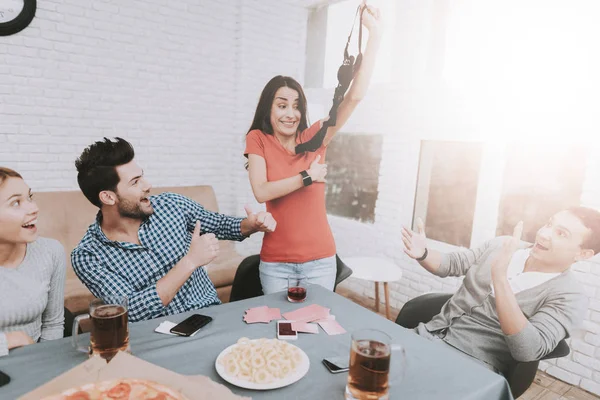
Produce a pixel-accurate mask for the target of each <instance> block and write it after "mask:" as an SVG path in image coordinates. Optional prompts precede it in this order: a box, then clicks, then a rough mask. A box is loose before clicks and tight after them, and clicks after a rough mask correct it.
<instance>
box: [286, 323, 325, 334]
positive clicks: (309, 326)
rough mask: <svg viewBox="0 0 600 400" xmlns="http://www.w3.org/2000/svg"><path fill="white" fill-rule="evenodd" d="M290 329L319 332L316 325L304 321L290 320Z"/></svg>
mask: <svg viewBox="0 0 600 400" xmlns="http://www.w3.org/2000/svg"><path fill="white" fill-rule="evenodd" d="M292 330H295V331H296V332H304V333H319V327H318V326H317V325H315V324H308V323H306V322H292Z"/></svg>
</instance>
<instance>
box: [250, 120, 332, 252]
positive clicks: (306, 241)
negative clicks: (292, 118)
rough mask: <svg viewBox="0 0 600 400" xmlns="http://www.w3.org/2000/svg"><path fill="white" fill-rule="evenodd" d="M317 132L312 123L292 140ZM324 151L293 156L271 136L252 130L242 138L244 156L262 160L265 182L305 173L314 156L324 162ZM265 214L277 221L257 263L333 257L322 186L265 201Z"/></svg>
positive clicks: (311, 186) (297, 141)
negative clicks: (263, 160) (244, 147)
mask: <svg viewBox="0 0 600 400" xmlns="http://www.w3.org/2000/svg"><path fill="white" fill-rule="evenodd" d="M320 128H321V121H318V122H316V123H314V124H313V125H312V126H310V127H309V128H307V129H305V130H304V131H303V132H302V133H300V134H299V135H298V136H297V137H296V143H297V144H300V143H305V142H307V141H308V140H310V139H311V138H312V137H313V136H314V135H315V134H316V133H317V132H318V130H319V129H320ZM326 151H327V148H326V146H325V145H323V146H321V147H320V148H319V149H318V150H317V151H315V152H306V153H303V154H298V155H296V154H294V153H292V152H290V151H289V150H287V149H286V148H284V147H283V146H282V145H281V143H279V140H278V139H277V138H276V137H275V136H274V135H268V134H265V133H263V132H262V131H260V130H258V129H255V130H253V131H250V132H249V133H248V135H247V136H246V151H245V152H244V155H246V156H247V155H248V154H256V155H258V156H261V157H262V158H264V159H265V162H266V165H267V181H269V182H272V181H278V180H281V179H285V178H289V177H291V176H294V175H299V174H300V171H303V170H308V168H309V167H310V164H311V163H312V162H313V161H314V160H315V158H316V157H317V155H320V156H321V160H320V161H319V162H321V163H323V162H325V153H326ZM266 203H267V211H268V212H270V213H271V214H272V215H273V218H275V221H277V228H276V229H275V232H271V233H265V236H264V239H263V244H262V249H261V252H260V258H261V260H263V261H265V262H293V263H303V262H307V261H313V260H318V259H320V258H325V257H331V256H333V255H335V252H336V250H335V241H334V240H333V234H332V233H331V228H330V227H329V222H328V221H327V211H326V209H325V184H324V183H317V182H315V183H313V184H312V185H309V186H305V187H302V188H300V189H298V190H296V191H294V192H292V193H289V194H287V195H285V196H283V197H280V198H278V199H274V200H271V201H267V202H266Z"/></svg>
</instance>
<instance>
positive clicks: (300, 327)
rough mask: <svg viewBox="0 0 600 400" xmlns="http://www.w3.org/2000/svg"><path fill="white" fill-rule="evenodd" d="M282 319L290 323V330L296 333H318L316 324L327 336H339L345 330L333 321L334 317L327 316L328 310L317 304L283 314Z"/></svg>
mask: <svg viewBox="0 0 600 400" xmlns="http://www.w3.org/2000/svg"><path fill="white" fill-rule="evenodd" d="M283 317H284V318H285V319H287V320H289V321H293V322H292V329H293V330H295V331H296V332H305V333H318V331H319V330H318V328H317V326H316V325H315V324H309V322H316V323H318V324H319V325H320V326H321V328H323V330H324V331H325V332H326V333H327V334H328V335H339V334H342V333H346V330H345V329H344V328H342V326H341V325H340V324H339V323H338V322H337V321H336V320H335V316H334V315H331V314H329V308H325V307H322V306H320V305H318V304H312V305H310V306H306V307H302V308H300V309H298V310H295V311H291V312H288V313H285V314H283Z"/></svg>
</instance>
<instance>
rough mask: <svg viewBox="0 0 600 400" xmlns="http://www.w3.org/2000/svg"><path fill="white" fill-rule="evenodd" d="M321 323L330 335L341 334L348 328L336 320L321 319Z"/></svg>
mask: <svg viewBox="0 0 600 400" xmlns="http://www.w3.org/2000/svg"><path fill="white" fill-rule="evenodd" d="M319 325H321V328H323V330H324V331H325V332H327V334H328V335H340V334H342V333H346V330H345V329H344V328H342V326H341V325H340V324H339V323H338V322H337V321H336V320H328V321H320V322H319Z"/></svg>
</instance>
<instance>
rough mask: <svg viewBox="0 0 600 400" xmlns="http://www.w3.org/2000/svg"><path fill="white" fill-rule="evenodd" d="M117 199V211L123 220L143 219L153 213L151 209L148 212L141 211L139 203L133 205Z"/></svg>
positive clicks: (127, 201)
mask: <svg viewBox="0 0 600 400" xmlns="http://www.w3.org/2000/svg"><path fill="white" fill-rule="evenodd" d="M117 199H118V200H119V205H118V208H117V210H118V211H119V215H120V216H121V217H123V218H131V219H145V218H146V217H149V216H150V215H152V213H154V210H153V209H152V207H151V209H150V210H149V211H144V210H142V207H141V205H140V203H134V202H131V201H129V200H125V199H123V198H121V197H119V196H118V195H117Z"/></svg>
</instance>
